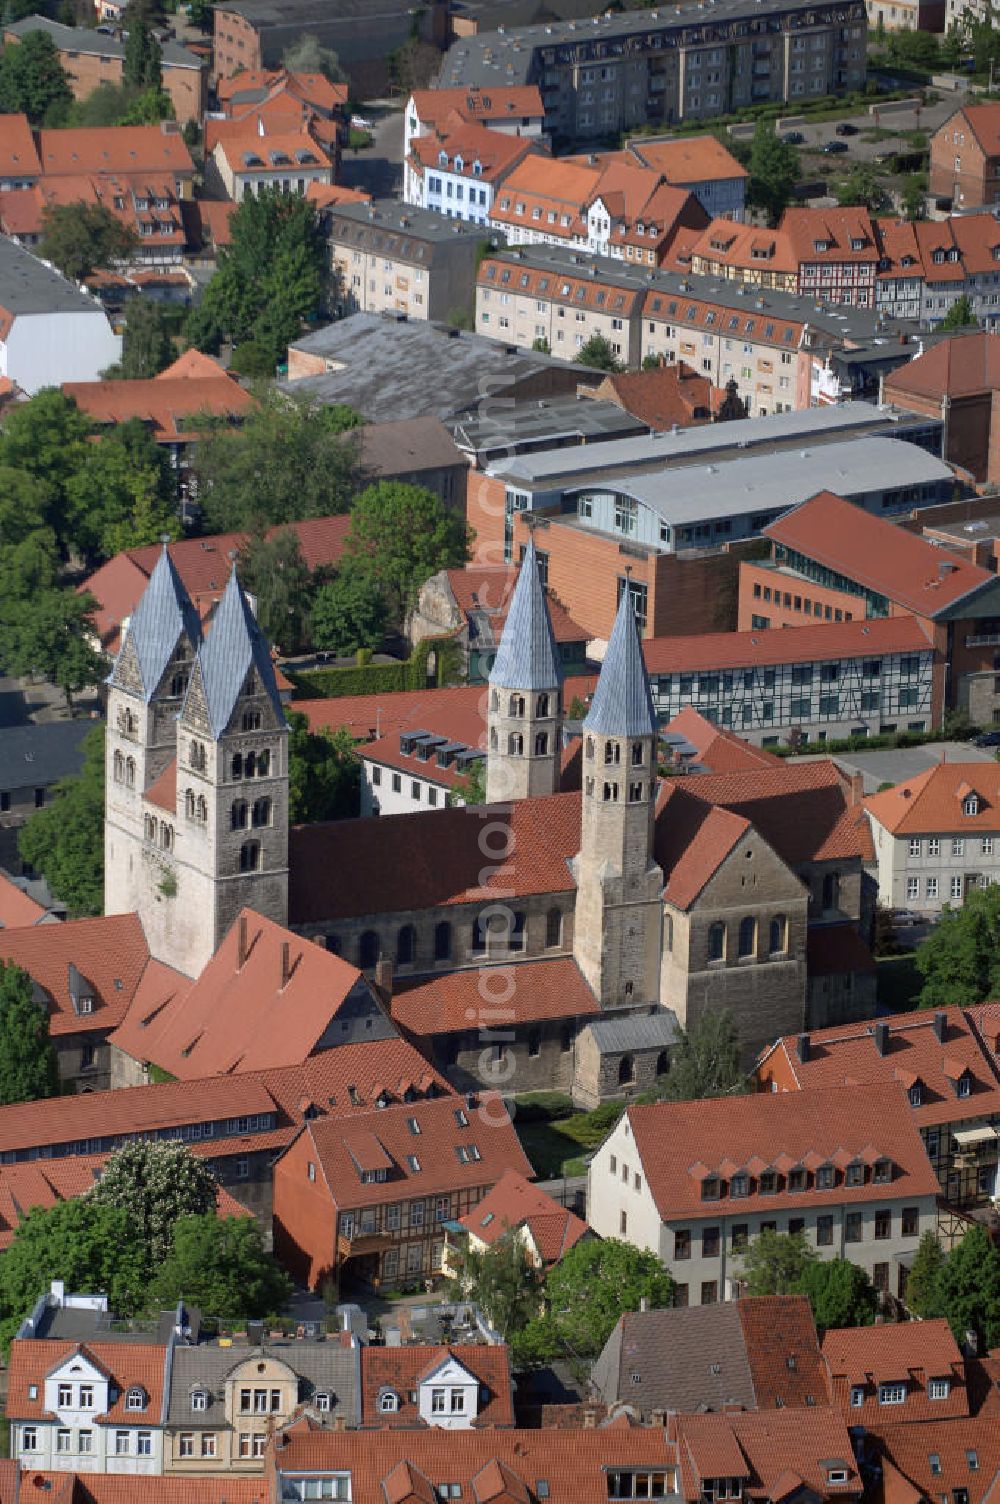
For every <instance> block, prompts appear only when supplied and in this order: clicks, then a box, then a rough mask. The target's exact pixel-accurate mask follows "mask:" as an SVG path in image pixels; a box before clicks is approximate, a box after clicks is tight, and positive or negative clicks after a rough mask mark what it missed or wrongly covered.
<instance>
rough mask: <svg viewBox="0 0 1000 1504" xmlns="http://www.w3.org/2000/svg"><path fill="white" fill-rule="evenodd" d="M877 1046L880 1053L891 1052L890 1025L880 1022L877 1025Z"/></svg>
mask: <svg viewBox="0 0 1000 1504" xmlns="http://www.w3.org/2000/svg"><path fill="white" fill-rule="evenodd" d="M874 1032H875V1048H876V1049H877V1050H878V1052H879V1054H880V1055H887V1054H888V1053H889V1025H888V1024H887V1023H883V1022H881V1021H880V1022H879V1023H877V1024H876V1025H875V1031H874Z"/></svg>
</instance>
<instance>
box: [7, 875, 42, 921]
mask: <svg viewBox="0 0 1000 1504" xmlns="http://www.w3.org/2000/svg"><path fill="white" fill-rule="evenodd" d="M47 913H48V910H47V909H43V908H42V905H41V904H40V903H36V902H35V900H34V899H33V898H29V897H28V895H27V893H22V892H21V889H20V888H19V887H18V886H17V884H16V883H14V882H12V881H11V879H10V878H9V877H8V876H7V875H6V873H4V872H0V929H5V930H16V929H19V928H21V927H22V926H23V925H29V924H37V923H38V921H39V920H40V919H44V918H45V915H46V914H47Z"/></svg>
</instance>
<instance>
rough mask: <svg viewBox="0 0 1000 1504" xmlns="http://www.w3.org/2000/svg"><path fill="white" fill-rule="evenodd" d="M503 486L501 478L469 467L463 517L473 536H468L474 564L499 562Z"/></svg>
mask: <svg viewBox="0 0 1000 1504" xmlns="http://www.w3.org/2000/svg"><path fill="white" fill-rule="evenodd" d="M506 496H507V487H506V485H505V484H504V482H503V481H502V480H499V479H497V478H495V477H494V476H490V475H484V474H483V472H482V471H481V470H470V471H469V479H468V482H467V484H466V503H465V516H466V521H467V522H468V524H469V526H470V527H471V528H472V531H473V533H474V534H475V537H474V538H473V540H472V562H473V563H474V564H502V563H503V562H504V557H503V521H504V506H505V502H506Z"/></svg>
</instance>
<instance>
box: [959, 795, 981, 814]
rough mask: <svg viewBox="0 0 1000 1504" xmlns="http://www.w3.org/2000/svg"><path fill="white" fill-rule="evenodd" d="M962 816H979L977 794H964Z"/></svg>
mask: <svg viewBox="0 0 1000 1504" xmlns="http://www.w3.org/2000/svg"><path fill="white" fill-rule="evenodd" d="M962 814H963V815H978V814H979V795H978V794H966V796H965V798H964V799H963V800H962Z"/></svg>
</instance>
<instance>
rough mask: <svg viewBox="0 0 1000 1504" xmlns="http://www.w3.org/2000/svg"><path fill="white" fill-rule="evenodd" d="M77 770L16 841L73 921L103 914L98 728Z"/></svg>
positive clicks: (85, 744) (100, 731) (101, 761)
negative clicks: (77, 772) (76, 917)
mask: <svg viewBox="0 0 1000 1504" xmlns="http://www.w3.org/2000/svg"><path fill="white" fill-rule="evenodd" d="M83 749H84V760H83V768H82V770H81V772H80V773H79V775H78V776H77V777H75V778H64V779H62V780H61V782H59V783H57V784H56V786H55V788H54V790H53V797H52V802H51V803H50V804H48V805H47V806H46V807H45V809H40V810H36V812H35V813H34V814H33V815H31V816H30V818H29V819H28V821H27V823H26V824H25V825H24V826H22V828H21V830H20V832H19V835H18V850H19V851H20V853H21V857H22V860H23V861H25V862H27V863H28V865H29V866H30V867H31V868H32V869H33V871H35V872H39V873H41V874H42V876H43V877H44V878H45V880H46V882H47V883H48V885H49V887H50V888H51V889H52V891H53V893H54V894H55V895H56V897H57V898H60V899H61V900H62V902H63V903H64V904H65V905H66V907H67V909H68V910H69V912H70V914H71V915H73V916H78V915H83V914H100V913H102V912H103V910H104V727H103V726H102V725H98V726H95V727H94V729H93V731H90V732H88V733H87V736H86V737H85V738H84V742H83Z"/></svg>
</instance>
